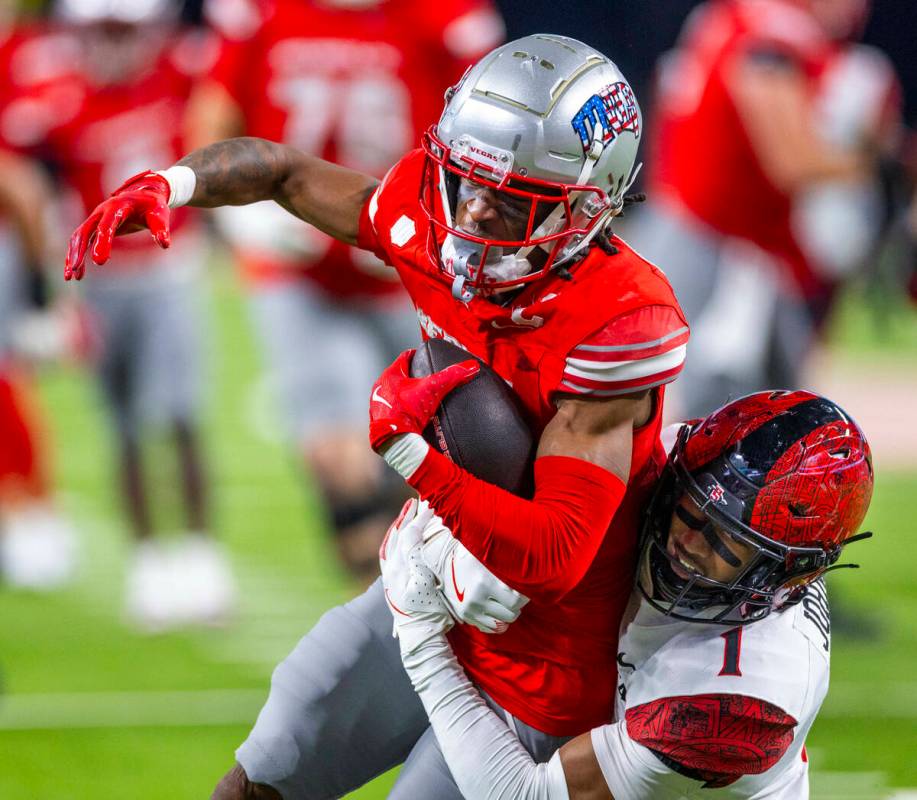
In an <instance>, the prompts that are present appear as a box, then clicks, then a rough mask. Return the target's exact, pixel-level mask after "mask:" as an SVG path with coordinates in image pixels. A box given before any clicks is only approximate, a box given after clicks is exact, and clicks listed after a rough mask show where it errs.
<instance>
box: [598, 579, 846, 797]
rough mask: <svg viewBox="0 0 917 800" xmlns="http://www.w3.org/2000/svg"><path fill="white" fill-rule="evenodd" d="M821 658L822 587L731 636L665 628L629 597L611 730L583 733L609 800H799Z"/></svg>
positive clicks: (824, 634)
mask: <svg viewBox="0 0 917 800" xmlns="http://www.w3.org/2000/svg"><path fill="white" fill-rule="evenodd" d="M830 647H831V635H830V623H829V615H828V603H827V596H826V593H825V587H824V583H823V582H822V581H817V582H816V583H814V584H813V585H812V586H811V587H810V589H809V592H808V593H807V595H806V597H805V598H804V599H803V601H802V602H800V603H799V604H797V605H795V606H793V607H791V608H788V609H787V610H785V611H783V612H779V613H778V612H775V613H772V614H770V615H769V616H768V617H765V618H764V619H763V620H761V621H759V622H755V623H752V624H750V625H746V626H743V627H736V628H729V627H727V626H725V625H705V624H698V623H690V622H682V621H679V620H674V619H672V618H670V617H667V616H665V615H664V614H662V613H661V612H659V611H657V610H656V609H654V608H653V607H652V606H650V605H649V604H648V603H647V602H645V601H644V600H643V599H642V598H641V596H640V595H639V593H638V592H635V593H634V596H633V597H632V599H631V606H630V608H629V609H628V612H627V613H626V614H625V617H624V621H623V622H622V627H621V637H620V640H619V653H618V681H619V685H618V700H617V709H616V714H615V720H616V722H615V723H614V724H612V725H606V726H604V727H602V728H596V729H594V730H593V731H592V741H593V746H594V748H595V752H596V755H597V757H598V760H599V764H600V765H601V768H602V772H603V773H604V775H605V779H606V781H607V782H608V786H609V788H610V789H611V792H612V794H613V796H614V798H615V800H649V798H653V800H676V799H677V798H695V797H697V798H711V800H712V798H719V797H722V798H748V800H765V798H766V799H767V800H778V799H779V800H790V799H791V798H792V800H803V799H804V798H807V797H808V793H809V790H808V764H807V761H806V755H805V748H804V744H805V738H806V735H807V734H808V732H809V728H810V727H811V726H812V723H813V722H814V720H815V716H816V714H817V713H818V709H819V708H820V707H821V704H822V701H823V700H824V698H825V695H826V693H827V691H828V672H829V658H830Z"/></svg>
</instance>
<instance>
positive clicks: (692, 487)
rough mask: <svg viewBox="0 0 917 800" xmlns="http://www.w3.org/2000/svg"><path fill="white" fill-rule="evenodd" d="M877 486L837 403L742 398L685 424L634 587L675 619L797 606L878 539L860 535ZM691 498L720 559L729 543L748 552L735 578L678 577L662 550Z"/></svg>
mask: <svg viewBox="0 0 917 800" xmlns="http://www.w3.org/2000/svg"><path fill="white" fill-rule="evenodd" d="M872 489H873V469H872V457H871V455H870V451H869V445H868V444H867V442H866V439H865V437H864V436H863V432H862V431H861V430H860V429H859V427H858V426H857V425H856V423H855V422H854V421H853V420H852V419H851V418H850V417H849V416H848V415H847V414H846V413H845V412H844V411H843V410H842V409H841V408H839V407H838V406H837V405H835V404H834V403H832V402H831V401H830V400H828V399H826V398H824V397H820V396H818V395H816V394H812V393H811V392H804V391H796V392H789V391H775V392H760V393H757V394H752V395H748V396H747V397H743V398H741V399H739V400H736V401H734V402H732V403H729V404H728V405H725V406H723V407H722V408H720V409H719V410H717V411H715V412H714V413H713V414H711V415H710V416H709V417H707V418H706V419H703V420H700V421H699V422H696V423H695V424H693V425H690V426H685V427H684V428H682V431H681V433H680V435H679V437H678V440H677V441H676V444H675V447H674V448H673V449H672V452H671V454H670V456H669V461H668V463H667V465H666V469H665V472H664V475H663V477H662V478H661V480H660V484H659V487H658V488H657V491H656V493H655V495H654V497H653V500H652V502H651V504H650V509H649V513H648V515H647V521H646V525H645V529H644V543H643V556H642V559H641V565H640V570H639V575H638V581H637V584H638V586H639V588H640V590H641V591H642V592H643V594H644V596H645V597H646V598H647V600H648V601H649V602H650V603H651V604H652V605H654V606H655V607H656V608H658V609H660V610H662V611H664V612H665V613H666V614H668V615H670V616H673V617H676V618H678V619H684V620H688V621H691V622H707V623H721V624H730V625H736V624H744V623H747V622H752V621H754V620H757V619H761V618H762V617H764V616H766V615H767V614H769V613H770V612H771V611H772V610H774V609H776V608H780V607H781V606H784V605H786V604H788V603H792V602H795V601H797V600H799V599H800V598H801V597H802V595H803V594H804V592H805V587H806V586H807V585H808V584H810V583H811V582H812V581H814V580H815V579H816V578H818V577H819V576H820V575H823V574H824V573H825V572H826V571H827V570H829V569H831V568H832V566H833V565H834V564H835V562H836V561H837V559H838V557H839V556H840V553H841V549H842V548H843V546H844V545H845V544H847V543H848V542H851V541H853V540H854V539H859V538H865V537H866V536H869V535H871V534H868V533H867V534H859V535H857V529H858V528H859V526H860V524H861V523H862V521H863V517H864V516H865V515H866V510H867V508H868V507H869V500H870V498H871V497H872ZM685 497H688V498H690V500H691V501H693V503H694V504H695V505H696V506H697V508H698V509H699V511H700V513H701V514H702V518H703V521H702V524H701V526H698V527H697V528H696V529H697V530H700V531H701V533H702V534H703V535H704V537H705V538H706V539H707V541H708V542H709V543H710V545H711V547H712V548H713V549H714V550H715V551H716V552H718V553H721V554H722V550H721V549H720V548H721V544H720V541H721V537H722V536H725V537H727V538H728V537H731V538H732V539H734V540H735V541H736V542H738V543H739V544H740V545H741V546H742V548H743V549H744V550H746V551H748V550H749V548H750V549H751V551H752V552H753V555H752V556H751V557H750V559H748V560H747V561H746V562H745V563H743V564H742V565H741V569H740V571H739V573H738V574H737V575H736V576H735V577H734V578H733V579H732V580H730V581H728V582H725V581H719V580H714V579H712V578H710V577H708V576H705V575H703V574H700V572H699V571H697V572H694V573H692V574H690V575H689V577H682V576H683V575H684V574H685V569H684V567H685V565H684V564H683V563H682V564H678V563H676V558H675V556H673V555H670V554H669V552H668V549H667V544H668V539H669V535H670V526H671V524H672V518H673V514H678V516H679V517H682V518H683V515H682V514H679V508H678V507H677V506H678V504H679V503H680V502H681V501H682V500H683V498H685ZM727 560H728V558H727ZM735 563H736V566H739V564H738V562H735ZM679 573H680V574H679Z"/></svg>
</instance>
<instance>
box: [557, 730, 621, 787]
mask: <svg viewBox="0 0 917 800" xmlns="http://www.w3.org/2000/svg"><path fill="white" fill-rule="evenodd" d="M560 763H561V765H562V766H563V768H564V778H565V779H566V782H567V793H568V795H569V797H570V800H614V797H613V796H612V794H611V790H610V789H609V788H608V784H607V783H605V776H604V775H603V774H602V768H601V767H600V766H599V760H598V758H597V757H596V754H595V749H594V748H593V746H592V737H591V736H590V735H589V734H588V733H584V734H582V735H581V736H577V737H576V738H575V739H573V740H571V741H569V742H567V743H566V744H565V745H564V746H563V747H562V748H561V749H560Z"/></svg>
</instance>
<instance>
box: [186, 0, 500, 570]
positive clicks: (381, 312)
mask: <svg viewBox="0 0 917 800" xmlns="http://www.w3.org/2000/svg"><path fill="white" fill-rule="evenodd" d="M205 11H206V13H207V16H208V19H209V20H210V21H211V22H212V23H213V25H214V27H215V28H216V29H217V30H218V31H220V32H221V34H222V48H221V55H220V58H219V59H218V61H217V63H216V64H215V66H214V68H213V70H212V71H211V72H210V75H209V78H208V79H207V80H205V81H203V82H201V83H200V84H199V85H198V86H197V87H196V89H195V91H194V93H193V95H192V98H191V101H190V103H189V112H188V118H189V123H188V124H189V129H190V132H191V136H192V141H191V143H192V144H193V145H194V146H202V145H206V144H210V143H211V142H212V141H216V140H219V139H224V138H227V137H229V136H241V135H247V136H258V137H262V138H265V139H271V140H274V141H278V142H283V143H284V144H288V145H291V146H293V147H296V148H298V149H300V150H302V151H304V152H307V153H311V154H313V155H317V156H321V157H322V158H325V159H328V160H331V161H335V162H336V163H339V164H341V165H342V166H345V167H349V168H350V169H356V170H360V171H361V172H365V173H366V174H368V175H372V176H374V177H376V178H381V177H382V176H383V175H384V174H385V171H386V170H387V169H388V168H389V167H390V166H391V165H392V164H393V163H394V162H395V161H397V160H398V159H399V158H400V157H401V156H402V155H404V154H405V153H406V152H407V151H408V150H410V149H411V148H412V147H416V145H417V142H418V141H419V137H420V133H421V132H422V130H423V128H424V127H425V126H426V125H428V124H429V121H430V119H432V118H433V116H434V115H435V114H436V113H437V112H438V111H439V109H440V107H441V106H442V96H443V86H446V85H448V84H450V83H453V82H455V81H456V80H458V78H459V77H460V76H461V74H462V73H463V72H464V71H465V69H466V68H467V67H468V66H469V64H471V63H472V62H473V61H474V60H476V59H477V58H478V57H480V56H481V55H483V54H484V53H485V52H487V51H488V50H490V49H491V48H492V47H494V46H496V45H497V44H499V43H500V42H501V41H502V39H503V26H502V21H501V20H500V18H499V16H498V15H497V13H496V11H495V10H494V9H493V8H492V6H491V4H490V0H442V1H441V2H437V3H428V2H423V1H421V0H364V2H360V3H356V4H354V3H353V2H347V0H308V1H307V0H249V1H248V2H245V1H244V0H243V1H242V2H239V0H210V2H208V3H207V4H206V6H205ZM355 109H359V112H356V113H359V114H360V115H362V116H364V117H369V118H371V119H372V120H373V124H372V125H353V124H352V116H353V114H354V113H355ZM216 220H217V222H218V224H219V225H220V228H221V230H222V232H223V234H224V236H225V237H226V238H227V239H228V241H229V242H230V243H231V244H232V246H233V249H234V251H235V254H236V257H237V259H238V261H239V264H240V267H241V272H242V277H243V280H244V282H245V288H246V290H247V294H248V297H249V304H250V309H251V312H252V319H253V321H254V323H255V328H256V331H257V333H258V336H259V339H260V341H261V345H262V349H263V351H264V354H265V356H266V361H267V364H268V366H269V369H270V376H269V377H270V379H271V385H272V386H273V387H275V388H276V390H277V393H278V395H279V399H280V401H281V407H282V410H283V412H284V413H283V419H284V422H285V424H284V426H283V427H284V429H285V433H286V438H287V439H288V441H289V442H290V444H291V446H292V447H293V448H294V449H295V452H296V457H297V460H301V461H302V463H303V465H304V466H305V467H306V468H307V469H308V471H309V472H310V473H311V474H312V475H313V476H314V477H315V479H316V481H317V484H318V487H319V489H320V490H321V492H322V494H323V495H324V497H325V499H326V502H327V508H328V512H329V517H330V520H331V522H332V525H333V529H334V533H335V537H334V540H335V544H336V546H337V548H338V552H339V554H340V556H341V558H342V560H343V561H344V563H345V564H346V565H347V567H348V568H349V569H350V571H351V572H352V573H353V574H354V575H355V576H356V577H357V578H358V579H360V580H361V581H363V582H364V583H365V584H369V583H371V582H372V581H373V580H374V579H375V578H376V577H377V575H378V572H379V568H378V558H377V551H378V549H379V542H380V541H381V539H382V536H383V534H384V533H385V530H386V528H387V527H388V523H389V521H390V519H391V517H392V515H393V513H394V512H395V511H396V510H397V509H398V508H399V507H400V506H401V504H402V502H403V501H404V488H403V484H402V483H401V481H400V480H398V478H397V476H394V475H392V473H391V472H390V471H389V470H386V469H385V467H384V465H383V464H381V463H380V462H379V460H378V459H377V458H376V457H375V456H374V455H373V453H372V451H370V450H369V449H367V447H366V445H365V427H366V396H367V394H368V393H369V389H370V386H371V385H372V382H373V379H374V378H375V377H376V375H378V374H379V371H380V370H381V369H382V368H383V367H384V366H385V365H386V364H388V363H389V362H390V361H391V360H392V359H393V358H394V357H395V356H396V355H397V354H398V353H399V352H401V351H402V350H404V349H405V348H406V347H408V346H410V345H411V344H412V343H413V342H416V341H417V323H416V318H415V317H414V314H413V313H412V309H411V306H410V302H409V301H408V298H407V297H406V296H405V293H404V291H403V288H402V286H401V283H400V281H398V278H397V275H396V274H395V273H394V271H393V270H391V269H388V268H387V267H386V266H385V264H383V263H382V262H381V261H380V260H379V259H378V258H377V257H376V256H375V255H374V254H373V253H371V252H368V251H366V250H360V249H359V248H355V247H350V246H348V245H347V244H345V243H343V242H339V241H336V240H335V239H333V238H332V237H331V236H328V235H327V234H325V233H323V232H321V231H319V230H317V229H315V228H313V227H311V226H306V225H303V224H302V223H301V222H300V221H299V220H297V219H295V218H294V217H292V216H290V215H289V214H287V213H286V212H285V211H284V210H283V209H282V208H280V207H279V206H278V205H276V204H275V203H271V202H263V203H259V204H256V205H254V206H249V207H247V208H244V209H237V208H223V209H220V210H218V211H217V213H216ZM304 352H308V353H309V358H303V357H302V354H303V353H304ZM338 364H347V365H348V369H346V370H341V369H337V368H336V365H338Z"/></svg>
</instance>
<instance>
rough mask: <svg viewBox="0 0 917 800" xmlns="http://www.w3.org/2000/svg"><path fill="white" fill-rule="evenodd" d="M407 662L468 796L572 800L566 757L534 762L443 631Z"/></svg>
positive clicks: (496, 799) (493, 799)
mask: <svg viewBox="0 0 917 800" xmlns="http://www.w3.org/2000/svg"><path fill="white" fill-rule="evenodd" d="M402 660H403V662H404V668H405V670H406V671H407V673H408V676H409V677H410V679H411V683H413V685H414V689H415V690H416V691H417V694H418V696H419V697H420V700H421V702H422V703H423V705H424V708H425V709H426V712H427V716H428V717H429V718H430V724H431V725H432V727H433V732H434V733H435V734H436V739H437V741H438V742H439V746H440V749H441V750H442V752H443V756H444V758H445V759H446V763H447V764H448V765H449V770H450V771H451V772H452V776H453V777H454V778H455V782H456V784H457V785H458V787H459V789H460V790H461V792H462V795H463V796H464V797H465V798H466V799H467V800H508V798H512V799H513V800H569V793H568V791H567V781H566V777H565V776H564V771H563V766H562V765H561V762H560V756H559V755H558V754H557V753H554V755H553V756H552V758H551V760H550V761H549V762H548V763H547V764H536V763H535V762H534V760H533V759H532V757H531V755H529V753H528V752H527V751H526V750H525V748H524V747H523V746H522V744H521V743H520V742H519V740H518V739H517V738H516V736H515V735H514V734H513V733H512V732H511V731H510V729H509V728H508V727H507V725H506V723H505V722H504V721H503V720H502V719H500V718H499V717H498V716H497V715H496V714H495V713H494V712H493V711H492V710H491V708H490V707H489V706H488V705H487V704H486V703H485V702H484V700H483V698H482V697H481V695H480V694H479V693H478V691H477V689H475V687H474V686H473V685H472V683H471V681H469V680H468V676H467V675H465V672H464V670H463V669H462V668H461V666H459V663H458V661H457V660H456V658H455V656H454V655H453V653H452V649H451V648H450V647H449V643H448V641H446V638H445V637H444V636H443V635H441V634H440V635H437V636H434V637H432V638H430V639H428V640H427V641H426V642H424V643H423V644H422V645H420V646H419V647H417V648H416V649H415V650H414V651H413V652H410V653H402Z"/></svg>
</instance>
